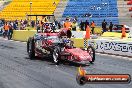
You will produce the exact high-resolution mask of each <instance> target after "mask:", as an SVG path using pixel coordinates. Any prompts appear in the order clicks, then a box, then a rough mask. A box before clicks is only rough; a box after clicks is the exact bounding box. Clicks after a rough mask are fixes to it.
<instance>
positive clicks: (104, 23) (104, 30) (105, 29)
mask: <svg viewBox="0 0 132 88" xmlns="http://www.w3.org/2000/svg"><path fill="white" fill-rule="evenodd" d="M106 25H107V22H106V21H105V19H104V21H103V22H102V29H103V33H104V32H106V31H107V28H106Z"/></svg>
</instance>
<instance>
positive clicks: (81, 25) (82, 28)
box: [80, 21, 84, 31]
mask: <svg viewBox="0 0 132 88" xmlns="http://www.w3.org/2000/svg"><path fill="white" fill-rule="evenodd" d="M80 28H81V30H82V31H84V22H82V21H81V23H80Z"/></svg>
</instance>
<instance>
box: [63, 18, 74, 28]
mask: <svg viewBox="0 0 132 88" xmlns="http://www.w3.org/2000/svg"><path fill="white" fill-rule="evenodd" d="M71 27H72V23H71V22H70V19H69V18H66V22H64V28H66V29H68V30H71Z"/></svg>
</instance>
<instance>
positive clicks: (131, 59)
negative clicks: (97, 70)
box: [96, 53, 132, 61]
mask: <svg viewBox="0 0 132 88" xmlns="http://www.w3.org/2000/svg"><path fill="white" fill-rule="evenodd" d="M96 54H97V55H100V56H109V57H112V58H117V59H124V60H130V61H132V58H130V57H123V56H117V55H109V54H102V53H96Z"/></svg>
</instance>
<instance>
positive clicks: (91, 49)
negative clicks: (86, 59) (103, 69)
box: [87, 46, 95, 64]
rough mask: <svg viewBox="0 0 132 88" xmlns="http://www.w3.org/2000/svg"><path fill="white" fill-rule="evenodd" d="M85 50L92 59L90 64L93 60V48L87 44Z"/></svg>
mask: <svg viewBox="0 0 132 88" xmlns="http://www.w3.org/2000/svg"><path fill="white" fill-rule="evenodd" d="M87 52H88V53H89V55H90V56H91V58H92V61H90V63H91V64H92V63H93V62H94V61H95V49H94V48H93V47H92V46H88V48H87Z"/></svg>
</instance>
